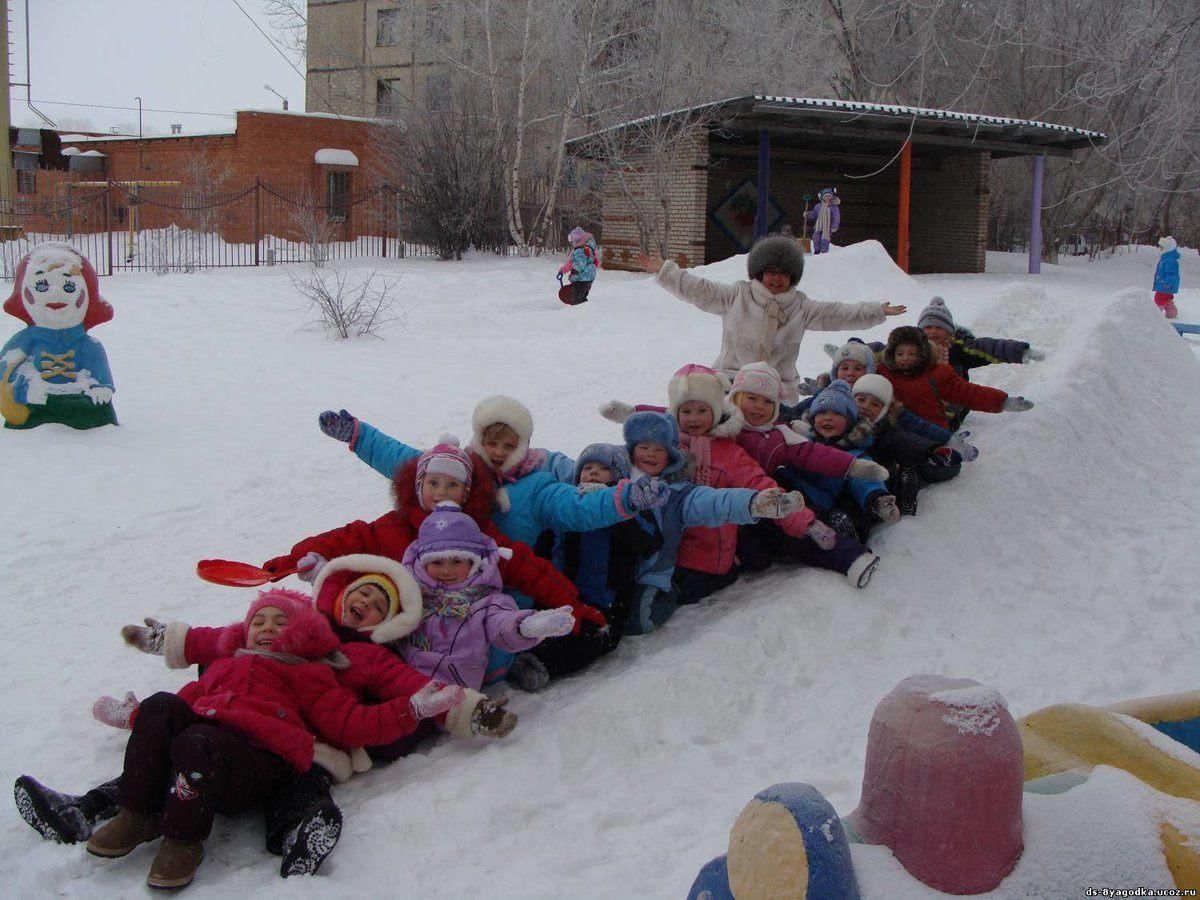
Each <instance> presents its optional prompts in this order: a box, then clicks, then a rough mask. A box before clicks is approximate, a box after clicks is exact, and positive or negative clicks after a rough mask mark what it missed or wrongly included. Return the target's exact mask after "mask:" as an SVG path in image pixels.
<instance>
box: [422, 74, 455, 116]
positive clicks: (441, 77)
mask: <svg viewBox="0 0 1200 900" xmlns="http://www.w3.org/2000/svg"><path fill="white" fill-rule="evenodd" d="M425 108H426V109H427V110H429V111H430V112H445V111H446V110H448V109H449V108H450V76H449V75H446V74H445V73H441V72H439V73H438V74H436V75H428V76H426V78H425Z"/></svg>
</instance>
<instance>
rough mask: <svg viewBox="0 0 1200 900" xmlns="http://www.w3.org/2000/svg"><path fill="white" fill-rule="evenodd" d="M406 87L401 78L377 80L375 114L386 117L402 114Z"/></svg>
mask: <svg viewBox="0 0 1200 900" xmlns="http://www.w3.org/2000/svg"><path fill="white" fill-rule="evenodd" d="M403 98H404V87H403V84H402V81H401V79H399V78H380V79H379V80H378V81H376V82H375V115H377V116H379V117H381V118H386V117H388V116H398V115H399V114H400V106H401V101H402V100H403Z"/></svg>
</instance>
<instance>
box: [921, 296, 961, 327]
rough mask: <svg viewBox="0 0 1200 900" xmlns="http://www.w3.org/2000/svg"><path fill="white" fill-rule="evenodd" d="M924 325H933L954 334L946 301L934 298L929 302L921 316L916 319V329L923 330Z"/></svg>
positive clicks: (952, 321) (952, 319)
mask: <svg viewBox="0 0 1200 900" xmlns="http://www.w3.org/2000/svg"><path fill="white" fill-rule="evenodd" d="M926 325H935V326H937V327H938V328H944V329H946V330H947V331H949V332H950V333H952V334H953V333H954V316H952V315H950V310H949V308H947V306H946V301H945V300H943V299H942V298H941V297H934V298H933V299H932V300H930V301H929V305H928V306H927V307H925V308H924V309H923V310H921V316H920V318H918V319H917V327H918V328H924V327H925V326H926Z"/></svg>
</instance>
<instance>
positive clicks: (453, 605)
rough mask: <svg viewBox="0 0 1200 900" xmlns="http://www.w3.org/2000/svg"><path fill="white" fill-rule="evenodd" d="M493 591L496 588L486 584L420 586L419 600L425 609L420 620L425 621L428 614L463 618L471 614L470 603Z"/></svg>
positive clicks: (444, 617)
mask: <svg viewBox="0 0 1200 900" xmlns="http://www.w3.org/2000/svg"><path fill="white" fill-rule="evenodd" d="M494 593H496V589H495V588H493V587H491V586H490V585H486V584H471V585H458V586H453V587H422V588H421V602H422V604H423V605H424V607H425V610H424V612H422V613H421V621H425V620H426V619H428V618H429V617H430V616H437V617H439V618H442V619H465V618H467V617H468V616H470V615H471V604H472V603H474V602H475V601H476V600H482V599H483V598H484V597H487V596H489V595H491V594H494Z"/></svg>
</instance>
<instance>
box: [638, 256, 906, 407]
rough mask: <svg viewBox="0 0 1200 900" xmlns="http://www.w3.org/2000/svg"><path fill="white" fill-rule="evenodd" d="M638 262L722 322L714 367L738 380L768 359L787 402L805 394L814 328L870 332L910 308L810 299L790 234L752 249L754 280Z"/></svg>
mask: <svg viewBox="0 0 1200 900" xmlns="http://www.w3.org/2000/svg"><path fill="white" fill-rule="evenodd" d="M638 265H640V266H641V267H642V268H643V269H644V270H645V271H647V272H649V273H650V274H652V275H654V276H655V281H657V282H658V284H659V286H660V287H662V288H664V289H665V290H667V291H670V292H671V293H672V294H674V295H675V296H676V297H678V298H679V299H680V300H683V301H685V302H687V303H691V304H692V305H693V306H695V307H697V308H698V309H701V310H703V311H704V312H709V313H713V314H714V315H718V316H720V317H721V321H722V326H721V352H720V354H719V355H718V356H717V360H716V362H714V363H713V368H714V369H716V370H717V371H719V372H720V373H721V374H722V375H724V376H725V377H726V378H729V379H732V378H733V376H734V375H736V374H737V370H738V369H740V368H741V367H742V366H744V365H746V363H752V362H759V361H765V362H767V363H769V364H770V365H771V366H772V367H773V368H774V369H775V370H776V371H777V372H778V373H779V375H780V377H781V379H782V381H783V398H784V401H785V402H787V403H795V402H796V400H797V399H798V397H799V396H800V395H799V393H798V392H797V390H796V381H797V378H798V376H797V374H796V357H797V355H798V354H799V352H800V342H801V341H802V340H803V339H804V334H805V332H806V331H809V330H810V329H811V330H818V331H843V330H848V329H851V328H869V327H871V326H872V325H879V324H881V323H882V322H883V321H884V320H885V319H886V317H888V316H899V315H903V314H904V313H905V312H907V311H908V310H907V308H906V307H904V306H893V305H892V304H890V303H833V302H826V301H820V300H812V299H810V298H809V297H808V296H807V295H805V293H804V292H803V291H801V290H799V289H798V288H797V285H798V284H799V283H800V276H801V275H802V274H803V273H804V254H803V252H802V251H801V250H800V248H799V246H797V244H796V241H795V239H793V238H789V237H784V236H782V235H771V236H768V237H765V238H762V239H761V240H759V241H758V243H756V244H755V245H754V247H753V248H751V250H750V255H749V256H747V257H746V270H747V274H748V275H749V276H750V280H749V281H738V282H735V283H734V284H723V283H721V282H716V281H709V280H707V279H705V278H698V277H697V276H695V275H689V274H688V273H687V272H685V271H684V270H683V269H681V268H679V266H677V265H676V264H675V263H673V262H670V261H665V262H664V261H663V259H662V258H661V257H658V256H649V255H647V254H644V253H643V254H640V255H639V256H638Z"/></svg>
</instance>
